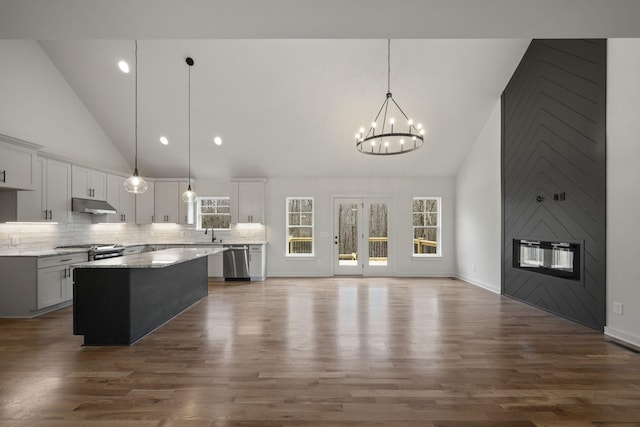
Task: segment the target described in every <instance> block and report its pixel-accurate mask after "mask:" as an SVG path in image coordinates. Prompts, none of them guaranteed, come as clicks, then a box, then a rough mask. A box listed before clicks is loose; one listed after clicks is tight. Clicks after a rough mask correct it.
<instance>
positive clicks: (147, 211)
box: [135, 181, 155, 224]
mask: <svg viewBox="0 0 640 427" xmlns="http://www.w3.org/2000/svg"><path fill="white" fill-rule="evenodd" d="M147 184H148V185H149V188H147V191H145V192H144V193H142V194H136V195H135V199H136V224H151V223H152V222H153V219H154V218H153V213H154V203H155V196H154V193H155V191H154V187H155V183H154V182H151V181H147Z"/></svg>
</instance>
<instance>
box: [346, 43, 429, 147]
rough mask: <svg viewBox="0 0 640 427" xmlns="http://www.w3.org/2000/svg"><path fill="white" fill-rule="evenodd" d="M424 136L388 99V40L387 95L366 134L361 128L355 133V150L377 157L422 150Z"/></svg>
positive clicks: (391, 97)
mask: <svg viewBox="0 0 640 427" xmlns="http://www.w3.org/2000/svg"><path fill="white" fill-rule="evenodd" d="M389 101H391V102H389ZM381 114H382V121H381V122H379V121H378V120H380V115H381ZM377 129H379V130H377ZM376 132H377V133H376ZM424 133H425V130H424V128H423V127H422V124H421V123H418V124H414V122H413V120H412V119H410V118H409V117H408V116H407V115H406V114H405V113H404V111H402V108H400V106H399V105H398V103H397V102H396V101H395V99H393V96H392V95H391V39H388V40H387V95H386V98H385V100H384V102H383V103H382V107H380V110H379V111H378V114H377V115H376V118H375V119H374V120H373V122H371V126H370V127H369V130H368V131H367V132H366V133H365V128H364V127H361V128H360V130H359V131H358V132H357V133H356V147H357V148H358V151H360V152H361V153H365V154H374V155H380V156H387V155H393V154H402V153H408V152H410V151H413V150H417V149H418V148H420V147H422V144H423V143H424Z"/></svg>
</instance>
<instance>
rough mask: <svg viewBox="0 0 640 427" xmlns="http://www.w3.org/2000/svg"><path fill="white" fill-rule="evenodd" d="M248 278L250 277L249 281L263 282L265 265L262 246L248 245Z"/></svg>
mask: <svg viewBox="0 0 640 427" xmlns="http://www.w3.org/2000/svg"><path fill="white" fill-rule="evenodd" d="M249 276H251V280H264V276H265V265H264V254H263V248H262V245H249Z"/></svg>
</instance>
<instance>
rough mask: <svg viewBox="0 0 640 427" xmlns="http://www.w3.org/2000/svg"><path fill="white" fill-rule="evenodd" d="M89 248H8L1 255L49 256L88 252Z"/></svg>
mask: <svg viewBox="0 0 640 427" xmlns="http://www.w3.org/2000/svg"><path fill="white" fill-rule="evenodd" d="M88 252H89V249H79V248H78V249H8V250H6V251H2V252H0V257H35V258H42V257H49V256H58V255H71V254H81V253H85V254H86V253H88Z"/></svg>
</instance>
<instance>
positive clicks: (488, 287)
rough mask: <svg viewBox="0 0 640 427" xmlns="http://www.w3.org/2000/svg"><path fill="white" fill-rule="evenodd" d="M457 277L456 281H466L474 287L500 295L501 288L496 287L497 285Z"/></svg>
mask: <svg viewBox="0 0 640 427" xmlns="http://www.w3.org/2000/svg"><path fill="white" fill-rule="evenodd" d="M455 277H456V279H459V280H462V281H465V282H467V283H470V284H472V285H474V286H478V287H480V288H483V289H486V290H488V291H491V292H493V293H496V294H500V286H497V287H496V286H495V285H490V284H489V283H484V282H481V281H479V280H475V279H472V278H470V277H466V276H461V275H456V276H455Z"/></svg>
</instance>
